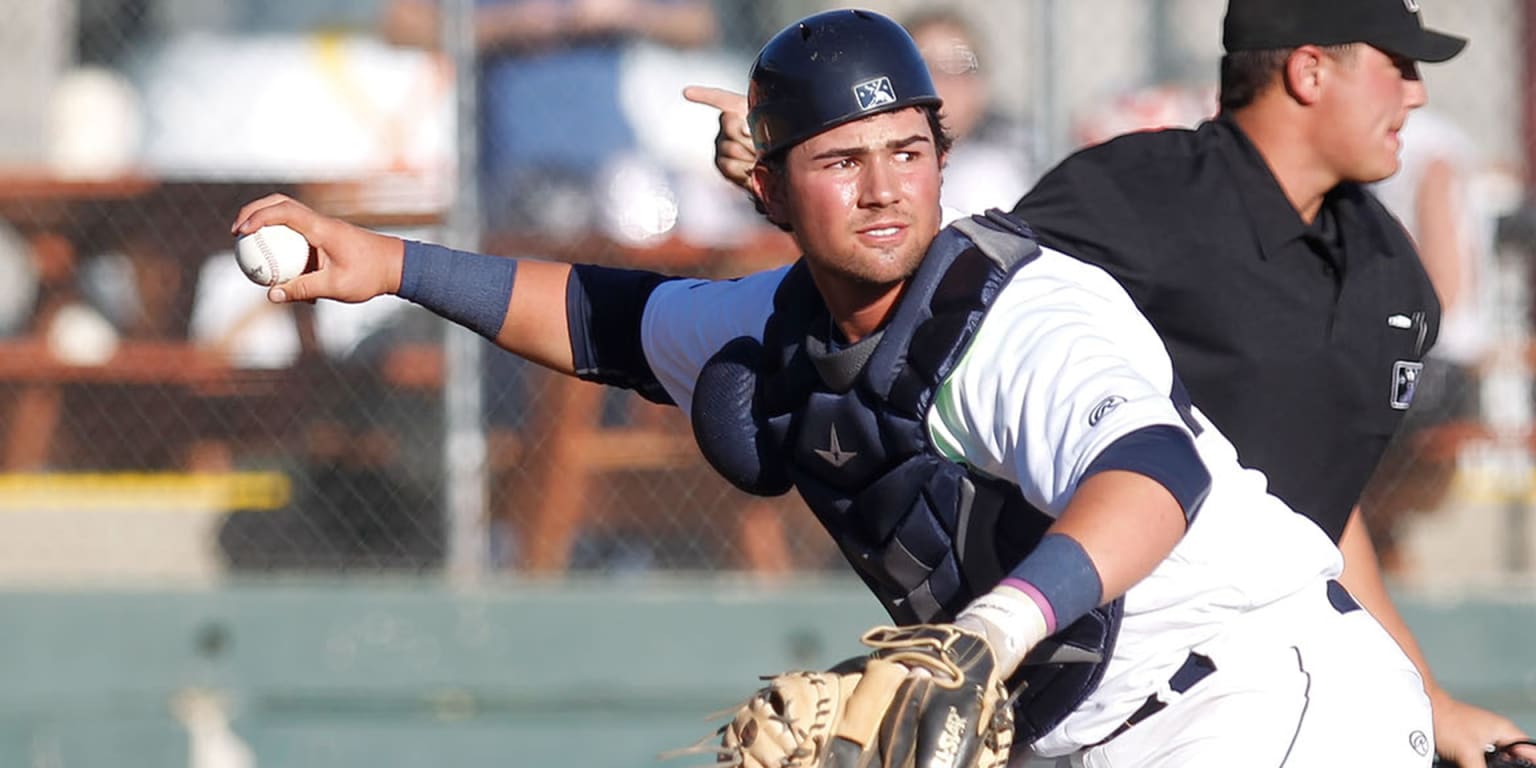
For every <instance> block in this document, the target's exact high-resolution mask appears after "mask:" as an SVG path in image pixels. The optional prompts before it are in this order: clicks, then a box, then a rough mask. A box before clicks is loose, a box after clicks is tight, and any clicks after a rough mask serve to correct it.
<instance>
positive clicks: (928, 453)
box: [692, 211, 1120, 743]
mask: <svg viewBox="0 0 1536 768" xmlns="http://www.w3.org/2000/svg"><path fill="white" fill-rule="evenodd" d="M1038 254H1039V246H1038V245H1036V244H1035V241H1034V239H1033V234H1032V233H1031V232H1030V230H1029V228H1028V227H1027V226H1026V225H1025V224H1024V222H1022V221H1020V220H1019V219H1016V218H1014V217H1012V216H1009V215H1007V214H1003V213H1001V212H998V211H990V212H988V213H987V215H986V216H976V217H971V218H967V219H962V220H960V221H958V222H956V223H955V224H954V225H952V226H950V227H948V228H946V229H945V230H944V231H942V232H940V233H939V235H938V237H937V238H936V239H935V240H934V243H933V245H932V246H931V247H930V248H929V250H928V253H927V254H926V255H925V256H924V258H923V262H922V264H921V265H919V267H918V269H917V271H916V273H915V274H914V275H913V276H912V278H911V280H910V281H909V283H908V285H907V287H906V290H905V291H904V293H903V295H902V297H901V299H900V300H899V301H898V303H897V305H896V307H895V308H894V309H893V310H892V312H891V315H890V317H889V318H888V320H887V322H886V324H885V325H884V327H883V328H882V329H881V331H880V332H879V333H878V334H876V335H874V336H871V337H869V338H866V339H863V340H861V341H860V342H859V343H857V344H854V345H851V346H840V345H839V344H838V342H837V341H836V338H835V335H834V331H833V326H832V321H831V318H830V316H829V315H828V313H827V310H826V307H825V305H824V304H823V303H822V301H821V298H820V295H819V294H818V293H817V292H816V289H815V286H814V285H813V284H812V283H811V279H810V275H809V273H808V271H807V270H806V268H805V265H804V263H803V262H802V263H800V264H797V265H796V266H795V267H793V268H792V269H791V270H790V271H789V273H788V274H787V275H786V276H785V278H784V281H783V283H782V284H781V285H780V287H779V290H778V292H777V293H776V294H775V296H774V311H773V314H772V315H771V316H770V317H769V320H768V323H767V325H766V326H765V327H764V331H763V341H762V342H761V343H759V342H758V341H757V340H755V339H752V338H749V337H742V338H738V339H735V340H733V341H732V342H730V343H729V344H727V345H725V346H724V347H723V348H722V349H721V350H720V351H719V352H718V353H717V354H716V355H715V356H714V357H713V358H711V360H710V361H709V362H708V363H707V364H706V365H705V366H704V369H703V370H702V371H701V373H700V375H699V379H698V381H697V383H696V384H695V388H694V396H693V413H692V417H693V427H694V433H695V436H696V437H697V438H698V442H699V447H700V449H701V450H702V452H703V454H704V456H705V458H706V459H708V460H709V462H710V464H711V465H713V466H714V468H715V469H716V470H717V471H719V472H720V473H721V474H722V475H723V476H725V477H726V479H728V480H730V481H731V482H732V483H733V484H735V485H736V486H737V487H739V488H741V489H742V490H745V491H747V492H749V493H754V494H758V495H778V494H782V493H784V492H786V491H788V490H789V489H790V488H791V487H794V488H795V489H797V490H798V491H799V492H800V494H801V496H802V497H803V498H804V499H805V501H806V503H807V505H808V506H809V507H810V508H811V510H812V511H813V512H814V513H815V514H816V517H817V518H818V519H819V520H820V521H821V523H822V525H823V526H824V527H825V528H826V529H827V531H828V532H829V533H830V534H831V535H832V537H833V539H834V540H836V542H837V544H838V546H839V547H840V548H841V550H842V552H843V554H844V556H845V557H846V558H847V559H848V562H849V563H850V564H851V565H852V566H853V569H854V571H855V572H857V573H858V574H859V576H860V578H862V579H863V580H864V582H865V584H867V585H868V586H869V588H870V590H871V591H872V592H874V594H875V596H876V597H877V598H879V600H880V601H881V603H882V604H884V606H885V608H886V610H887V612H888V613H890V615H891V618H892V619H893V620H895V621H896V622H897V623H899V624H913V623H920V622H946V621H952V620H953V619H954V617H955V615H956V613H958V612H959V611H960V609H962V608H964V607H965V606H966V605H967V604H968V603H969V602H970V601H971V600H973V599H975V597H977V596H978V595H980V594H981V593H983V592H985V591H987V590H989V589H991V588H992V587H993V586H995V585H996V584H997V583H998V582H999V581H1001V580H1002V578H1003V576H1004V575H1006V574H1007V573H1008V571H1010V570H1011V569H1012V568H1013V567H1015V566H1016V565H1017V564H1018V563H1019V562H1020V561H1021V560H1022V559H1023V558H1024V556H1025V555H1027V554H1029V552H1030V551H1031V550H1033V549H1034V547H1035V545H1036V544H1038V543H1039V541H1040V538H1041V537H1042V536H1043V535H1044V533H1045V530H1046V529H1047V528H1048V527H1049V526H1050V524H1051V523H1052V522H1053V520H1052V518H1050V517H1049V516H1047V515H1045V514H1043V513H1041V512H1040V511H1038V510H1036V509H1034V508H1033V507H1032V506H1030V505H1029V503H1028V502H1026V501H1025V500H1024V498H1023V495H1022V494H1021V493H1020V492H1019V489H1018V487H1017V486H1016V485H1014V484H1012V483H1008V482H1003V481H1000V480H997V479H996V478H992V477H989V476H986V475H983V474H981V473H978V472H974V471H972V470H970V468H968V467H965V466H962V465H960V464H956V463H954V462H952V461H950V460H948V459H946V458H945V457H943V456H942V455H940V454H939V453H938V452H937V450H935V449H934V447H933V445H932V443H931V441H930V440H929V437H928V431H927V426H926V421H925V420H926V415H927V413H928V410H929V407H930V406H931V404H932V401H933V397H934V395H935V393H936V392H937V390H938V386H939V384H940V383H941V382H943V381H944V379H945V378H946V377H948V376H949V375H950V373H951V372H953V370H954V367H955V365H956V363H957V362H958V361H959V360H960V358H961V356H962V355H963V354H964V352H965V350H966V347H967V346H968V345H969V344H970V341H971V339H972V338H973V337H974V335H975V332H976V329H977V327H978V326H979V325H980V324H981V320H982V318H983V317H984V316H985V314H986V310H987V308H988V307H989V306H990V305H991V304H992V302H993V301H994V300H995V299H996V297H997V295H998V293H999V292H1000V291H1001V290H1002V288H1003V286H1004V285H1006V284H1007V282H1008V280H1009V279H1010V277H1011V276H1012V275H1013V273H1014V271H1015V270H1017V269H1018V268H1020V267H1022V266H1023V265H1025V264H1027V263H1029V262H1030V261H1032V260H1033V259H1034V258H1035V257H1036V256H1037V255H1038ZM1119 617H1120V602H1119V601H1115V602H1114V603H1111V604H1109V605H1108V606H1104V607H1101V608H1099V609H1097V610H1096V611H1094V612H1093V613H1090V614H1089V615H1088V616H1085V617H1084V618H1083V619H1081V620H1079V621H1077V622H1075V623H1073V624H1072V625H1070V626H1069V627H1066V628H1065V629H1063V630H1061V631H1059V632H1058V633H1057V634H1056V635H1055V636H1054V637H1053V638H1052V639H1053V640H1054V641H1056V642H1059V643H1060V644H1061V645H1062V647H1063V648H1065V649H1068V650H1069V651H1071V653H1068V654H1066V655H1067V656H1074V655H1075V657H1076V658H1078V659H1087V661H1077V662H1070V663H1069V662H1061V661H1055V662H1052V661H1049V660H1047V661H1045V662H1042V663H1030V662H1028V661H1027V662H1026V665H1025V666H1023V667H1021V669H1020V671H1019V672H1018V673H1016V674H1015V675H1014V677H1013V678H1012V679H1011V680H1010V681H1009V684H1010V686H1011V688H1012V689H1013V690H1016V691H1018V692H1019V693H1020V695H1019V698H1018V705H1017V707H1016V709H1017V712H1016V714H1017V717H1016V721H1017V723H1018V734H1017V735H1018V737H1019V738H1020V739H1021V740H1024V741H1025V742H1026V743H1027V742H1029V741H1033V740H1035V739H1037V738H1039V736H1041V735H1043V734H1044V733H1045V732H1046V731H1048V730H1050V729H1051V728H1053V727H1055V726H1056V725H1057V724H1058V723H1060V722H1061V720H1062V718H1064V717H1065V716H1066V715H1067V714H1068V713H1069V712H1071V711H1072V709H1074V708H1075V707H1076V706H1077V705H1078V704H1079V703H1080V702H1081V701H1082V700H1083V698H1085V697H1086V696H1087V695H1088V693H1089V692H1091V691H1092V690H1093V687H1094V686H1095V685H1097V683H1098V681H1099V678H1100V677H1101V676H1102V674H1103V667H1104V664H1103V662H1102V660H1103V659H1108V658H1109V656H1110V654H1111V652H1112V650H1113V646H1114V638H1115V630H1116V628H1117V627H1118V625H1119ZM1054 658H1056V659H1058V660H1059V659H1061V658H1062V656H1060V655H1058V656H1056V657H1054Z"/></svg>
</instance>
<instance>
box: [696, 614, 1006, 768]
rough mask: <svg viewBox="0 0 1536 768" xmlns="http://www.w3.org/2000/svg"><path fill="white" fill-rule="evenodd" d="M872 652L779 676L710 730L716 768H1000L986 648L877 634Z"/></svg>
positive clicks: (1002, 697) (928, 628) (958, 640)
mask: <svg viewBox="0 0 1536 768" xmlns="http://www.w3.org/2000/svg"><path fill="white" fill-rule="evenodd" d="M863 642H864V643H865V644H866V645H868V646H870V647H872V648H874V649H875V650H874V652H873V653H871V654H870V655H868V656H865V657H856V658H853V659H849V660H848V661H845V662H843V663H842V664H839V665H837V666H836V667H833V668H832V669H830V670H828V671H826V672H787V673H785V674H782V675H779V676H777V677H773V678H768V685H767V686H766V687H764V688H762V689H761V690H759V691H758V692H757V693H756V694H754V695H753V696H752V698H751V699H749V700H748V701H747V703H746V704H745V705H744V706H742V707H741V708H740V709H739V710H737V711H736V714H735V717H734V718H733V719H732V720H731V722H729V723H727V724H726V725H725V726H724V727H723V728H721V729H720V732H719V733H720V735H721V739H720V742H719V743H718V745H711V746H708V747H706V746H704V745H700V746H699V747H698V748H696V749H694V750H685V751H697V752H704V751H711V752H715V753H716V758H717V762H716V765H717V766H738V767H740V768H1002V767H1003V766H1004V765H1005V764H1006V763H1007V762H1008V751H1009V749H1010V748H1011V747H1012V745H1013V716H1012V713H1011V711H1010V709H1009V706H1008V701H1007V693H1006V691H1005V690H1004V688H1003V685H1002V683H1001V681H1000V680H998V678H997V675H996V674H995V673H994V672H993V668H992V667H993V661H992V652H991V650H990V649H988V648H987V643H986V640H985V639H983V638H982V637H981V636H980V635H976V634H972V633H970V632H967V631H965V630H962V629H959V628H957V627H955V626H953V625H949V624H942V625H937V624H935V625H919V626H914V627H904V628H895V627H877V628H875V629H872V630H870V631H869V632H867V633H865V635H864V637H863Z"/></svg>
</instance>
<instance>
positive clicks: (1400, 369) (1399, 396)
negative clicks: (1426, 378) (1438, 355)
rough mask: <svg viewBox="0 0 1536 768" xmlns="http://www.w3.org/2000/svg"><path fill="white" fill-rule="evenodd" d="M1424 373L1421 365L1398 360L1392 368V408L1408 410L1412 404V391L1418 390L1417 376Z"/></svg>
mask: <svg viewBox="0 0 1536 768" xmlns="http://www.w3.org/2000/svg"><path fill="white" fill-rule="evenodd" d="M1423 372H1424V364H1423V363H1415V362H1412V361H1409V360H1399V361H1397V363H1395V364H1394V365H1393V366H1392V407H1393V408H1396V409H1397V410H1399V411H1406V410H1408V406H1410V405H1412V404H1413V393H1414V390H1417V389H1418V388H1419V375H1420V374H1422V373H1423Z"/></svg>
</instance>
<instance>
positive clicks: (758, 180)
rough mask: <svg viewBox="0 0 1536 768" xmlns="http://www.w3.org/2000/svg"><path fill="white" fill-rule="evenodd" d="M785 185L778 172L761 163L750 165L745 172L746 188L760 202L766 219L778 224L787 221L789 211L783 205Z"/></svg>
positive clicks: (786, 222)
mask: <svg viewBox="0 0 1536 768" xmlns="http://www.w3.org/2000/svg"><path fill="white" fill-rule="evenodd" d="M785 186H786V185H785V183H784V179H783V178H782V177H781V176H780V174H779V173H778V172H775V171H774V170H773V169H771V168H769V167H768V166H766V165H764V164H762V163H758V164H757V165H754V166H752V170H751V171H750V172H749V173H748V174H747V189H749V190H751V192H752V194H753V196H755V197H756V198H757V200H758V202H760V203H762V206H763V211H764V212H765V213H766V214H767V216H768V221H770V222H772V223H773V224H775V225H778V226H785V225H787V224H788V223H789V216H788V213H789V212H788V210H787V208H786V206H785V205H784V193H785Z"/></svg>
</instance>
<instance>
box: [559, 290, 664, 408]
mask: <svg viewBox="0 0 1536 768" xmlns="http://www.w3.org/2000/svg"><path fill="white" fill-rule="evenodd" d="M672 279H675V278H671V277H667V276H666V275H660V274H657V273H655V272H644V271H641V270H634V269H614V268H612V267H599V266H593V265H590V264H578V265H576V266H574V267H572V268H571V277H570V280H569V282H567V283H566V286H565V314H566V320H567V322H568V323H569V325H570V329H571V360H572V362H574V363H575V366H576V376H577V377H578V378H581V379H582V380H584V381H592V382H596V383H598V384H607V385H609V386H614V387H623V388H625V389H632V390H634V391H635V392H637V393H639V395H640V396H641V397H644V398H645V399H647V400H650V401H652V402H656V403H662V404H664V405H672V404H673V403H672V397H671V396H670V395H668V394H667V391H666V390H665V389H664V388H662V386H661V382H659V381H657V380H656V374H655V373H653V372H652V371H651V366H650V363H648V362H646V359H645V350H644V347H643V345H642V344H641V339H640V321H641V318H642V317H643V316H644V314H645V303H646V301H648V300H649V299H650V297H651V292H652V291H654V290H655V289H656V286H658V285H660V284H662V283H664V282H666V281H667V280H672Z"/></svg>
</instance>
